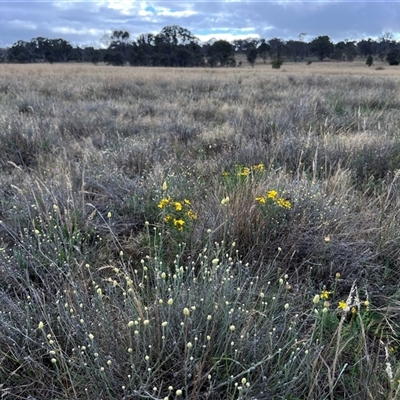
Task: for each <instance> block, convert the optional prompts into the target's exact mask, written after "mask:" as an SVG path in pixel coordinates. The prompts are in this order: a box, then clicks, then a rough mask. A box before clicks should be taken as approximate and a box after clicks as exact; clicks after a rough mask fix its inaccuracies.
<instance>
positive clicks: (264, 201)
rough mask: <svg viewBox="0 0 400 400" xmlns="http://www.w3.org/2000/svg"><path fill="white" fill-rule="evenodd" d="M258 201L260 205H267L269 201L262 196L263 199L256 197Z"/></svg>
mask: <svg viewBox="0 0 400 400" xmlns="http://www.w3.org/2000/svg"><path fill="white" fill-rule="evenodd" d="M256 201H258V202H259V203H260V204H265V203H266V201H267V199H266V198H265V197H264V196H261V197H256Z"/></svg>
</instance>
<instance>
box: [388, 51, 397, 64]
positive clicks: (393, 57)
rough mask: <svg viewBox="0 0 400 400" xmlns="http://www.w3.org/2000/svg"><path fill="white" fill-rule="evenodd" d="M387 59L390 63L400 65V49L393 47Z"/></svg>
mask: <svg viewBox="0 0 400 400" xmlns="http://www.w3.org/2000/svg"><path fill="white" fill-rule="evenodd" d="M386 61H387V62H388V63H389V65H399V64H400V50H398V49H393V50H391V51H389V53H388V54H387V56H386Z"/></svg>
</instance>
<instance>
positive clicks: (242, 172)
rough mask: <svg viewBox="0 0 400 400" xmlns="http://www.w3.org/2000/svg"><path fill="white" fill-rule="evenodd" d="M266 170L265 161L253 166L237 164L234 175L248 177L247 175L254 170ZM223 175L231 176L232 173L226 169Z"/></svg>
mask: <svg viewBox="0 0 400 400" xmlns="http://www.w3.org/2000/svg"><path fill="white" fill-rule="evenodd" d="M264 170H265V167H264V164H263V163H259V164H256V165H251V166H242V165H237V166H236V167H235V174H234V175H236V176H242V177H246V176H249V175H250V174H251V173H252V172H263V171H264ZM222 176H230V173H229V172H226V171H224V172H223V173H222Z"/></svg>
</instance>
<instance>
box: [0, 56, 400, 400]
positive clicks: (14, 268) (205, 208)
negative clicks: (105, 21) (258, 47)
mask: <svg viewBox="0 0 400 400" xmlns="http://www.w3.org/2000/svg"><path fill="white" fill-rule="evenodd" d="M376 67H378V68H379V69H376ZM0 109H1V114H0V148H1V158H0V394H1V398H4V399H27V398H30V399H34V398H35V399H52V400H55V399H105V400H106V399H160V400H162V399H180V398H182V399H193V400H195V399H210V400H213V399H221V400H223V399H235V400H236V399H243V400H244V399H248V400H250V399H254V400H255V399H287V400H295V399H316V400H321V399H329V400H338V399H360V400H361V399H362V400H364V399H374V400H376V399H393V400H394V399H397V398H399V396H400V384H399V382H400V364H399V361H400V348H399V344H400V342H399V339H400V338H399V334H400V318H399V310H400V286H399V278H400V270H399V268H400V260H399V253H400V215H399V214H400V181H399V177H400V131H399V129H400V128H399V127H400V69H399V68H396V67H388V66H386V67H384V68H383V69H381V66H380V65H379V66H377V65H376V66H375V65H374V66H373V67H371V68H368V67H366V66H365V64H364V61H360V62H355V63H313V64H311V65H306V64H305V63H297V64H295V63H293V64H290V63H288V64H284V65H283V67H282V69H280V70H273V69H272V68H271V66H270V65H265V66H264V65H262V64H257V65H256V67H255V68H254V69H252V68H250V67H248V66H242V67H241V68H236V69H214V70H211V69H184V70H183V69H158V68H151V69H144V68H129V67H126V68H115V67H106V66H100V65H99V66H93V65H78V64H77V65H23V66H19V65H0Z"/></svg>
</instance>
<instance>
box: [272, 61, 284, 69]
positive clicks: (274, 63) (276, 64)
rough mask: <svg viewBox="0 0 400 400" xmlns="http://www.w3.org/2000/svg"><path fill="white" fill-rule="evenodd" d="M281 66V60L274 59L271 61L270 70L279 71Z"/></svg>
mask: <svg viewBox="0 0 400 400" xmlns="http://www.w3.org/2000/svg"><path fill="white" fill-rule="evenodd" d="M282 64H283V60H282V59H281V58H276V59H274V60H272V61H271V65H272V68H274V69H279V68H280V67H281V66H282Z"/></svg>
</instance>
